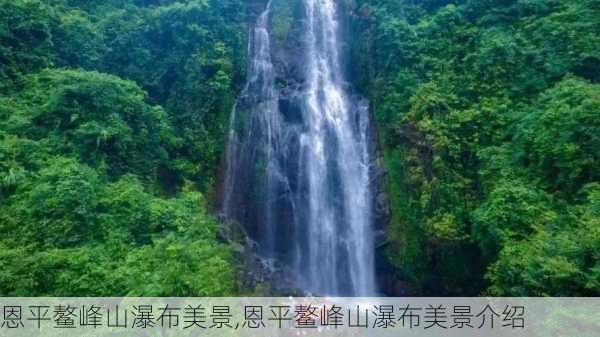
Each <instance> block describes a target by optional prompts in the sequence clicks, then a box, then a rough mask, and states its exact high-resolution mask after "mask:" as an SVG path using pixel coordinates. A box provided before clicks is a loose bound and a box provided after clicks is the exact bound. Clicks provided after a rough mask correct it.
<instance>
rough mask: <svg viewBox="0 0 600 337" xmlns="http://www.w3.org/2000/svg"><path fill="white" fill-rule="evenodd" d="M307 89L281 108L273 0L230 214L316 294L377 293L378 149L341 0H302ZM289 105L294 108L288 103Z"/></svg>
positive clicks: (243, 110)
mask: <svg viewBox="0 0 600 337" xmlns="http://www.w3.org/2000/svg"><path fill="white" fill-rule="evenodd" d="M302 7H303V9H304V15H303V19H302V31H303V38H302V41H303V44H302V49H301V53H302V57H300V59H299V61H298V62H300V63H301V65H300V67H299V68H301V69H303V70H302V73H303V74H302V76H301V78H302V80H301V84H299V85H297V88H296V89H295V91H296V93H295V95H294V96H295V103H292V104H282V102H283V98H281V97H280V90H282V89H281V88H277V87H276V85H275V82H276V74H275V67H274V66H273V62H272V60H271V55H272V51H271V46H270V45H271V42H270V35H269V29H268V27H269V17H270V12H271V1H269V3H268V5H267V7H266V9H265V11H264V12H263V13H262V14H261V15H260V16H259V17H258V19H257V22H256V24H255V26H254V27H253V28H252V30H251V38H250V42H249V55H250V59H251V62H250V67H249V76H248V82H247V85H246V87H245V89H244V91H243V92H242V94H241V95H240V98H239V99H238V102H237V104H236V108H235V109H234V111H233V112H232V116H231V125H230V131H229V142H228V149H227V172H226V177H225V182H224V193H223V200H222V207H223V213H224V215H225V216H226V217H227V218H229V219H231V220H236V221H239V222H240V223H242V224H244V225H245V226H246V228H248V230H249V232H250V235H251V236H252V237H253V238H254V239H255V240H256V241H257V242H258V244H259V247H260V254H261V255H263V256H265V257H267V258H270V259H273V260H276V261H278V262H279V263H281V264H282V265H284V266H286V267H287V269H288V270H289V272H290V273H291V274H292V275H293V277H292V278H293V279H294V280H295V283H296V287H298V288H300V289H302V290H304V291H306V292H309V293H312V294H316V295H336V296H369V295H374V294H375V293H376V285H375V283H376V282H375V276H374V274H375V272H374V250H375V248H374V243H373V242H374V239H373V236H374V235H373V232H374V231H373V214H372V191H371V188H370V182H371V180H372V174H373V172H372V171H373V170H372V165H371V163H372V162H373V160H372V158H371V157H372V153H371V152H372V149H371V148H370V146H369V137H370V135H369V130H370V121H369V113H368V108H367V106H366V104H365V103H364V102H363V101H362V100H360V99H357V98H356V97H354V96H352V95H350V94H349V92H350V90H349V85H348V83H347V82H346V79H345V76H344V71H343V67H342V66H341V61H340V59H341V56H340V54H341V45H340V42H339V38H340V37H339V34H340V29H339V25H340V24H339V22H338V15H339V13H338V10H339V9H338V8H337V6H336V1H335V0H302ZM290 105H291V106H290Z"/></svg>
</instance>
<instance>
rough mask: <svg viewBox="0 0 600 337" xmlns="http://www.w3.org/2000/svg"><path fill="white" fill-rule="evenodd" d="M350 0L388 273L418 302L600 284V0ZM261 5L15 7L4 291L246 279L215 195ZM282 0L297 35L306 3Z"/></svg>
mask: <svg viewBox="0 0 600 337" xmlns="http://www.w3.org/2000/svg"><path fill="white" fill-rule="evenodd" d="M258 2H260V1H258ZM340 3H342V2H340ZM343 3H344V4H345V5H347V6H348V8H350V9H352V11H351V12H352V17H351V20H350V24H351V27H350V28H351V29H352V32H351V33H352V35H353V37H354V38H353V39H352V46H351V47H352V48H351V49H352V58H351V61H352V62H353V68H354V75H355V76H354V77H355V78H354V80H355V83H356V84H357V85H358V87H359V89H360V90H361V91H362V92H364V93H366V94H367V96H368V97H369V99H370V100H371V102H372V108H373V113H374V116H375V119H376V124H377V127H378V132H379V136H380V143H381V145H382V148H383V155H384V162H385V165H386V169H387V172H388V176H387V186H386V187H387V190H388V193H389V195H390V199H391V208H392V220H391V223H390V224H389V226H388V229H387V236H388V242H389V243H390V244H389V245H388V246H387V248H386V256H387V259H388V260H389V262H390V264H391V265H392V266H393V270H394V275H393V278H395V279H398V280H402V281H403V282H404V283H405V284H407V285H408V288H409V289H408V292H409V293H410V294H415V295H447V294H450V295H501V296H538V295H540V296H544V295H554V296H559V295H568V296H588V295H595V296H598V295H600V262H599V260H600V179H599V178H600V84H599V83H598V81H599V80H600V4H599V3H598V1H597V0H454V1H452V0H419V1H416V0H362V1H350V0H347V1H344V2H343ZM249 5H252V6H250V7H251V8H252V7H253V6H255V5H257V1H252V0H185V1H184V0H86V1H84V0H47V1H43V0H0V232H1V233H2V234H3V235H2V237H0V295H2V296H44V295H49V296H125V295H139V296H203V295H231V294H234V293H238V292H240V291H246V290H247V289H239V285H238V281H237V280H236V279H237V277H236V276H237V275H238V268H239V267H240V266H239V265H237V263H236V262H235V260H236V259H235V258H234V253H233V251H234V248H233V247H232V246H230V245H228V244H226V243H224V242H221V240H219V235H218V234H217V233H218V231H219V224H218V222H217V220H216V219H215V218H214V216H213V215H211V212H210V211H209V209H210V206H211V205H210V203H211V202H210V201H211V200H212V199H213V195H214V194H215V185H216V181H217V177H218V174H219V172H218V171H219V161H220V158H221V156H222V153H223V149H224V147H225V144H224V141H225V129H226V127H227V118H228V115H229V113H230V111H231V108H232V106H233V103H234V100H235V97H236V95H237V93H238V92H239V91H240V89H241V88H242V86H243V82H244V80H245V63H246V55H245V53H246V39H247V34H248V29H247V28H248V26H247V25H248V18H247V13H248V12H251V11H252V10H248V6H249ZM274 8H275V9H276V11H277V12H278V13H282V14H280V15H279V16H276V17H274V18H273V25H274V29H273V40H274V44H283V43H284V41H283V40H284V39H285V36H287V34H288V33H289V31H290V29H291V25H292V22H291V20H292V19H291V17H290V16H291V15H293V8H292V5H291V2H290V3H287V2H284V1H281V2H276V3H275V5H274Z"/></svg>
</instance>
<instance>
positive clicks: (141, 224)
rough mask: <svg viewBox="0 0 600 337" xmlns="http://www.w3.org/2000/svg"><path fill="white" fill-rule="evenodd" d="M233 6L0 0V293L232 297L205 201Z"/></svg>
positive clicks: (218, 133)
mask: <svg viewBox="0 0 600 337" xmlns="http://www.w3.org/2000/svg"><path fill="white" fill-rule="evenodd" d="M243 6H244V3H243V2H242V1H239V0H228V1H223V0H218V1H217V0H211V1H204V0H197V1H142V0H112V1H78V0H53V1H38V0H17V1H14V0H0V22H1V24H0V231H1V232H2V233H3V234H4V235H3V236H2V238H1V239H0V270H1V271H0V295H4V296H6V295H21V296H43V295H56V296H77V295H79V296H112V295H144V296H203V295H227V294H231V293H233V292H234V291H238V290H237V289H236V287H237V284H236V281H235V274H236V272H237V271H236V269H237V268H238V266H237V265H236V264H235V263H234V261H233V257H232V249H231V247H229V246H228V245H226V244H224V243H221V242H219V240H218V239H217V229H218V225H217V222H216V220H215V219H214V218H213V216H212V215H210V214H209V213H208V211H207V209H208V206H209V205H208V204H207V201H206V198H205V197H204V195H209V196H210V195H211V193H213V192H212V187H213V186H214V180H215V177H216V171H217V167H218V164H219V163H218V162H219V156H220V153H221V151H222V149H223V147H224V144H223V139H224V128H225V126H226V125H227V124H226V119H227V116H228V114H229V112H230V109H231V107H232V104H233V101H234V99H235V96H236V93H237V91H238V89H239V86H240V85H241V84H240V82H242V81H241V80H240V79H242V78H244V66H243V65H244V59H245V55H244V52H245V47H244V46H245V44H246V42H245V38H246V34H247V31H246V30H247V29H246V24H245V22H246V18H245V16H244V15H242V14H240V13H245V11H244V10H243V8H244V7H243ZM240 9H241V10H240ZM217 271H218V272H217Z"/></svg>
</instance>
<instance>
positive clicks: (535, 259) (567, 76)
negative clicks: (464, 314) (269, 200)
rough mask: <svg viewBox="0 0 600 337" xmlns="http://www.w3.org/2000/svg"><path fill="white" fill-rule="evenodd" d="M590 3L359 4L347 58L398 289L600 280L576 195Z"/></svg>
mask: <svg viewBox="0 0 600 337" xmlns="http://www.w3.org/2000/svg"><path fill="white" fill-rule="evenodd" d="M599 9H600V8H598V6H597V3H596V2H595V1H572V0H539V1H431V2H430V1H427V2H414V1H391V0H370V1H366V2H361V3H360V4H357V5H356V10H355V11H354V13H355V16H354V20H353V29H354V31H355V34H356V35H357V36H359V37H358V38H356V39H354V41H353V49H354V52H353V57H354V60H355V64H357V65H358V66H359V69H358V79H359V83H360V84H361V87H362V89H363V90H364V91H365V92H367V93H368V95H369V96H370V98H371V100H372V103H373V107H374V114H375V118H376V121H377V122H378V126H379V131H380V137H381V143H382V144H383V146H384V153H385V154H386V156H387V160H386V163H387V169H388V171H389V176H388V180H389V184H388V185H389V193H390V197H391V206H392V213H393V218H392V222H391V224H390V226H389V228H388V237H389V239H390V241H391V244H390V245H389V249H388V251H387V256H388V257H389V261H390V263H391V264H392V265H394V266H395V267H396V274H398V276H399V277H400V278H402V279H404V280H406V281H407V282H408V284H409V288H410V289H409V291H410V292H412V293H415V294H461V295H465V294H473V295H476V294H481V293H489V294H494V295H505V296H511V295H568V294H580V295H589V294H594V293H595V294H597V293H598V291H600V287H598V282H597V277H598V272H597V263H598V255H597V254H596V253H594V249H595V250H597V236H596V235H595V234H596V232H597V228H598V226H597V221H596V220H597V215H593V214H591V213H589V212H588V211H585V209H587V208H586V207H591V206H589V205H588V206H585V205H587V204H586V201H585V200H584V197H583V196H582V195H584V194H585V193H584V192H583V191H587V190H590V189H591V188H592V187H590V186H595V185H594V183H597V182H598V178H599V177H598V172H600V168H599V167H598V163H600V160H599V153H598V149H600V144H599V141H598V135H599V134H600V130H598V123H600V115H599V113H600V106H599V105H598V97H599V96H600V89H599V87H598V84H597V81H598V71H599V70H600V63H599V60H600V58H599V56H600V48H599V46H600V44H599V43H598V36H600V35H599V34H598V33H599V31H598V29H599V28H598V27H600V19H599V18H600V13H599ZM590 184H592V185H590ZM586 186H587V187H586ZM586 188H587V189H586ZM587 203H590V202H589V201H587ZM584 219H585V220H584ZM586 231H588V232H590V233H591V234H589V235H588V234H586ZM465 266H468V269H466V270H465Z"/></svg>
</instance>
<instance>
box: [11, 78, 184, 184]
mask: <svg viewBox="0 0 600 337" xmlns="http://www.w3.org/2000/svg"><path fill="white" fill-rule="evenodd" d="M144 100H145V94H144V92H143V91H142V90H141V89H140V88H139V87H138V86H137V85H135V84H134V83H132V82H128V81H123V80H121V79H119V78H117V77H114V76H111V75H105V74H100V73H96V72H89V73H88V72H81V71H73V70H45V71H42V72H40V73H38V74H36V75H33V76H29V77H27V78H26V79H25V85H24V89H23V91H22V93H21V94H19V95H16V96H15V97H14V98H13V99H12V100H11V107H12V109H11V107H9V109H10V111H9V113H10V118H8V120H7V121H6V126H5V128H6V129H7V130H9V131H11V132H13V133H14V134H17V135H19V136H21V137H26V138H29V139H32V140H36V141H39V142H41V143H43V144H44V146H47V147H48V149H49V151H50V152H52V153H56V154H58V153H62V154H73V155H76V156H77V157H78V158H80V160H82V161H83V162H85V163H87V164H90V165H93V166H96V167H101V166H106V167H107V169H108V172H109V173H110V174H111V175H113V176H117V177H118V176H120V175H121V174H123V173H125V172H128V171H129V172H135V173H137V174H139V175H141V176H144V177H149V178H152V177H155V176H156V174H157V171H158V168H159V166H160V165H161V164H162V163H164V162H165V161H166V159H167V147H168V146H169V142H170V141H171V139H172V138H173V135H172V133H171V130H170V126H169V125H168V123H167V119H166V116H165V113H164V112H163V110H162V109H161V108H160V107H153V106H149V105H148V104H147V103H146V102H145V101H144Z"/></svg>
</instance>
